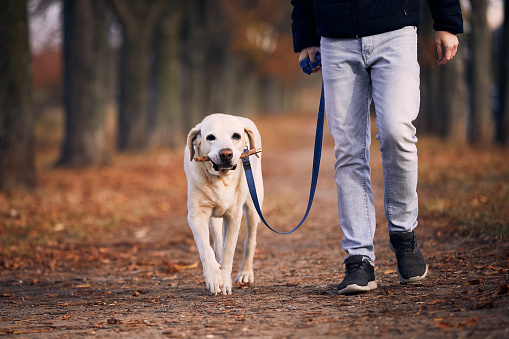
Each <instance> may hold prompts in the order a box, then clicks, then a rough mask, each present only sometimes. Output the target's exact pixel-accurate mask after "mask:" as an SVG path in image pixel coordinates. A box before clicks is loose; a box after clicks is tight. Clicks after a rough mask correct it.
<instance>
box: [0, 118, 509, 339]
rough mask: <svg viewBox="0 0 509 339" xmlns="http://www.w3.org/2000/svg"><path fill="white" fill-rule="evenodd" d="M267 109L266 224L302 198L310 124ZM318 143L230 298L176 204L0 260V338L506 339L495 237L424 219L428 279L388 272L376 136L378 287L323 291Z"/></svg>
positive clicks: (325, 232)
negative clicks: (23, 260) (5, 265)
mask: <svg viewBox="0 0 509 339" xmlns="http://www.w3.org/2000/svg"><path fill="white" fill-rule="evenodd" d="M278 119H279V120H281V118H273V119H272V120H270V119H269V120H267V119H265V120H263V121H262V122H261V123H260V125H259V129H260V130H261V133H262V135H263V136H264V159H263V162H264V177H265V187H266V202H265V216H266V217H267V219H268V220H269V222H270V223H271V224H273V225H274V226H275V227H277V228H279V229H284V230H287V229H289V228H290V226H291V225H294V224H296V223H297V222H298V221H299V220H300V218H301V216H302V214H303V209H304V208H305V205H306V202H307V194H308V189H309V180H310V172H311V158H312V155H311V153H312V148H311V147H312V139H313V133H314V131H313V127H311V126H312V124H313V123H314V122H313V119H312V118H311V119H310V118H308V117H295V119H293V120H292V122H291V123H290V124H285V125H288V126H287V127H281V126H283V121H279V120H278ZM276 131H277V132H276ZM324 147H325V149H324V157H323V160H322V170H321V173H320V179H319V187H318V190H317V194H316V198H315V204H314V206H313V209H312V210H311V214H310V216H309V219H308V221H307V222H306V223H305V224H304V226H303V227H302V228H301V229H300V230H299V231H297V232H296V233H294V234H292V235H287V236H282V235H275V234H273V233H272V232H270V231H269V230H268V229H266V228H265V227H264V226H260V228H259V233H258V249H257V253H256V257H255V278H256V282H255V283H254V284H253V285H251V286H249V287H247V288H240V287H237V288H235V289H234V291H233V295H232V296H216V297H213V296H209V295H208V294H207V293H206V290H205V288H204V282H203V275H202V272H201V265H200V264H199V263H197V260H198V253H197V250H196V247H195V246H194V241H193V239H192V235H191V232H190V230H189V227H188V226H187V222H186V218H185V214H184V213H182V214H181V215H174V216H172V217H171V219H170V220H160V221H155V222H151V223H149V224H142V225H135V226H126V227H125V228H123V229H120V230H116V231H115V232H108V233H106V234H105V235H104V237H102V240H100V241H98V242H95V243H82V244H67V245H66V244H61V245H56V246H53V247H51V248H47V249H43V250H41V251H45V252H44V255H49V258H51V257H52V256H53V258H55V260H54V261H51V260H46V261H42V263H43V264H41V265H39V266H34V267H32V268H30V267H29V268H23V269H10V270H3V271H2V272H1V274H0V293H1V298H0V335H4V336H6V337H12V338H21V337H23V338H27V337H29V338H66V337H88V336H95V337H99V338H102V337H109V338H111V337H113V338H116V337H132V338H134V337H150V338H167V337H168V338H191V337H198V338H285V337H292V338H309V337H320V338H325V337H345V338H351V337H360V336H370V337H372V336H377V337H379V336H387V337H405V338H409V337H415V338H421V337H424V336H426V337H454V338H456V337H470V336H471V337H486V338H491V337H493V338H503V337H505V338H507V337H509V296H508V293H507V283H508V281H509V279H508V276H509V274H508V270H509V248H508V246H507V243H505V242H504V243H500V242H498V243H487V242H481V241H479V240H476V239H464V238H463V237H459V236H457V235H456V234H455V233H454V232H448V231H446V230H444V229H443V227H441V226H442V225H437V224H436V223H432V222H430V220H429V219H428V220H427V219H426V216H424V217H423V218H422V219H421V220H420V223H421V226H420V227H419V228H418V236H419V240H420V242H419V243H420V246H421V248H422V250H423V252H424V254H425V256H426V257H427V260H428V264H429V266H430V274H429V277H428V278H427V279H426V280H424V281H423V282H422V283H418V284H413V285H401V284H400V283H399V280H398V278H397V276H396V273H395V270H396V260H395V257H394V255H393V254H392V252H390V250H389V248H388V234H387V230H386V226H385V221H384V218H383V213H382V212H381V211H382V206H381V203H382V199H381V194H382V192H381V189H380V186H381V169H380V161H379V158H378V157H377V155H376V154H377V153H378V152H377V146H376V145H374V146H373V149H372V154H373V158H374V159H373V166H372V167H373V185H374V193H375V196H376V201H377V211H378V218H377V224H378V227H377V233H376V238H375V246H376V255H377V262H376V271H375V273H376V279H377V282H378V284H379V288H378V289H377V290H375V291H373V292H371V293H368V294H363V295H357V296H338V295H337V294H336V293H335V291H336V286H337V283H338V282H339V281H340V280H341V278H342V276H343V270H344V267H343V264H342V262H343V258H344V256H345V254H344V253H343V252H342V251H341V250H340V241H341V232H340V228H339V223H338V220H337V212H336V209H337V208H336V189H335V184H334V182H333V180H332V168H333V165H332V159H331V158H332V143H331V141H330V139H327V140H326V141H325V146H324ZM178 161H180V159H179V160H178ZM182 175H183V173H182ZM182 178H183V177H182ZM173 203H185V202H184V201H178V202H173ZM243 237H244V235H243V233H241V239H239V246H238V249H237V253H236V257H235V264H234V272H235V271H236V270H237V269H238V266H239V264H240V259H241V256H242V254H241V251H242V242H243ZM97 238H98V239H101V237H97ZM36 255H39V254H37V253H36V254H34V256H36ZM41 255H42V254H41Z"/></svg>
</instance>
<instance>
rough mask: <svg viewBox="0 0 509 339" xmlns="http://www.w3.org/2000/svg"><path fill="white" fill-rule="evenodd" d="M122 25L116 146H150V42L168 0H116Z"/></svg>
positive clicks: (136, 148)
mask: <svg viewBox="0 0 509 339" xmlns="http://www.w3.org/2000/svg"><path fill="white" fill-rule="evenodd" d="M112 3H113V5H114V8H115V10H116V12H117V14H118V16H119V18H120V22H121V24H122V29H123V45H122V51H121V56H120V58H121V60H120V84H119V115H118V131H117V149H118V150H119V151H140V150H143V149H146V148H147V146H148V141H149V140H148V121H149V120H148V105H149V101H148V98H149V74H150V46H151V42H152V38H153V33H154V29H155V26H156V24H157V22H158V20H159V17H160V15H161V13H162V10H163V8H164V6H165V4H166V1H165V0H147V1H129V0H113V1H112Z"/></svg>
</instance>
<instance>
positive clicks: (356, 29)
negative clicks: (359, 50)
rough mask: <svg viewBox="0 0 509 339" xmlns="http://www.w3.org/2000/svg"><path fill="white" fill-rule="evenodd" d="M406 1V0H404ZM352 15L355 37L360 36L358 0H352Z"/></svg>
mask: <svg viewBox="0 0 509 339" xmlns="http://www.w3.org/2000/svg"><path fill="white" fill-rule="evenodd" d="M403 1H404V0H403ZM352 16H353V18H352V19H353V30H354V33H355V37H356V38H357V39H358V38H359V24H358V23H357V1H356V0H352Z"/></svg>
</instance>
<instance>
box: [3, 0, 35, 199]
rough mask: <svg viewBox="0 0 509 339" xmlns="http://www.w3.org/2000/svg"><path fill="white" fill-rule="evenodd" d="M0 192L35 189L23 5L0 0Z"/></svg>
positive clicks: (29, 76) (31, 97)
mask: <svg viewBox="0 0 509 339" xmlns="http://www.w3.org/2000/svg"><path fill="white" fill-rule="evenodd" d="M0 8H1V10H0V37H1V38H0V74H1V76H0V93H1V95H0V190H15V189H20V188H34V187H35V186H36V185H37V178H36V173H35V164H34V139H33V124H34V123H33V88H32V67H31V60H30V48H29V44H28V23H27V9H26V2H25V1H20V0H0Z"/></svg>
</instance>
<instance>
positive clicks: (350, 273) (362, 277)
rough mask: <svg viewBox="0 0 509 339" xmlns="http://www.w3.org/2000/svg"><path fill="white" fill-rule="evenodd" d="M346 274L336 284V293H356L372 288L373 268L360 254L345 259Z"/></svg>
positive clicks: (375, 286) (373, 285)
mask: <svg viewBox="0 0 509 339" xmlns="http://www.w3.org/2000/svg"><path fill="white" fill-rule="evenodd" d="M345 265H346V275H345V278H344V279H343V281H342V282H341V284H339V286H338V294H357V293H364V292H367V291H370V290H374V289H375V288H377V287H378V285H377V284H376V282H375V268H374V267H373V265H371V264H370V263H369V261H368V260H367V259H364V260H363V259H362V255H353V256H351V257H349V258H347V259H346V262H345Z"/></svg>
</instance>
